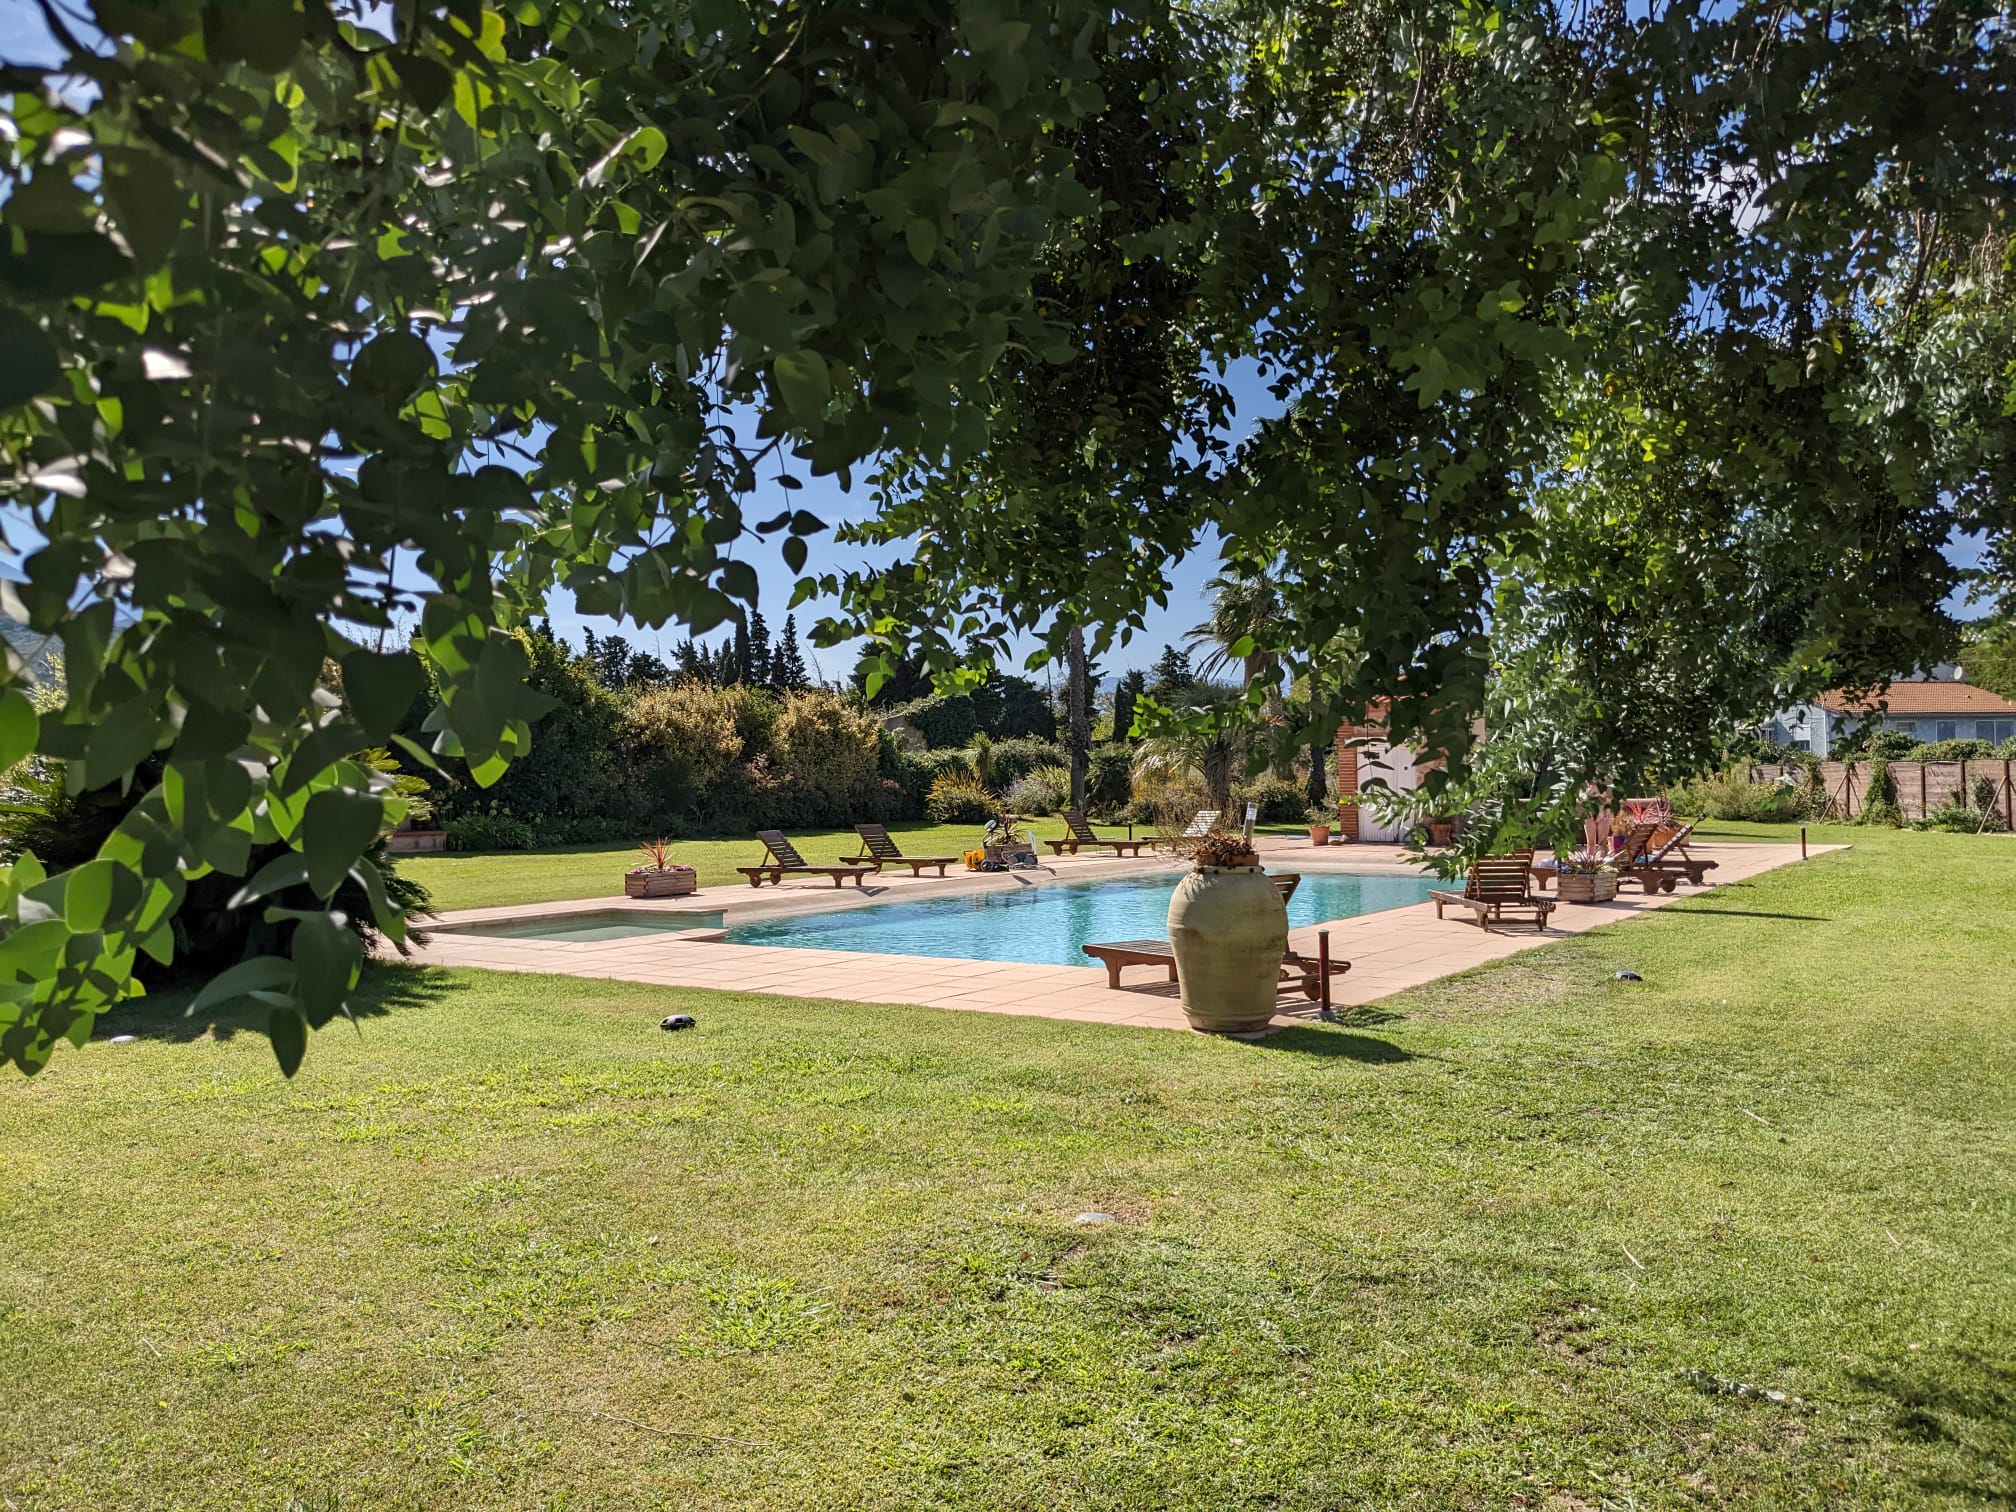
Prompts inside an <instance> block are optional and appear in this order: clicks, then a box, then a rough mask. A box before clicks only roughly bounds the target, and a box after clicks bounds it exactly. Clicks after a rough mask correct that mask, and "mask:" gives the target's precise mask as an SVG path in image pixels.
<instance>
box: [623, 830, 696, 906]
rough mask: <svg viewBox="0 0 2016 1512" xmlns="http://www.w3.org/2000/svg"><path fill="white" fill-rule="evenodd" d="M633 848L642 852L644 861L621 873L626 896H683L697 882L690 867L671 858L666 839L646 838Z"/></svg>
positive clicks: (668, 842)
mask: <svg viewBox="0 0 2016 1512" xmlns="http://www.w3.org/2000/svg"><path fill="white" fill-rule="evenodd" d="M637 849H639V850H641V851H642V852H644V862H643V864H642V865H641V866H633V867H631V868H630V870H628V871H627V872H625V873H624V874H623V892H624V895H625V896H626V897H631V898H683V897H684V896H686V894H687V893H690V892H692V891H693V890H694V889H695V888H696V887H697V886H698V885H699V878H698V876H697V875H696V874H695V873H694V870H693V868H692V867H690V866H681V865H679V864H678V863H677V862H676V861H674V860H673V859H672V842H671V841H670V840H646V841H643V842H642V843H641V844H639V845H638V847H637Z"/></svg>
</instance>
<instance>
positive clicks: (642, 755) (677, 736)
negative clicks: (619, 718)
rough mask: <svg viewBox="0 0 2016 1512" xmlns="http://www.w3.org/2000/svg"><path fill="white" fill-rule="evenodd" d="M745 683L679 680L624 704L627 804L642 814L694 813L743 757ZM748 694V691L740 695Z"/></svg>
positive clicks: (688, 815) (675, 815)
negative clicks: (741, 725) (730, 685)
mask: <svg viewBox="0 0 2016 1512" xmlns="http://www.w3.org/2000/svg"><path fill="white" fill-rule="evenodd" d="M741 692H742V690H740V689H734V688H713V687H709V686H707V685H706V684H704V683H698V682H680V683H674V684H672V685H671V686H670V687H665V688H651V689H649V690H647V691H645V692H643V693H640V694H638V695H637V696H636V697H634V698H632V699H631V700H630V701H629V702H628V703H627V704H626V705H624V708H623V734H622V755H623V762H624V768H625V771H624V780H625V785H626V788H627V796H628V802H627V805H626V806H627V807H628V809H629V810H630V812H632V813H634V814H636V815H637V817H638V818H639V819H640V820H643V821H655V820H660V819H665V818H691V817H694V816H696V815H698V814H699V813H700V812H701V810H702V808H703V806H706V799H707V798H708V796H709V795H710V794H711V793H712V792H713V790H714V789H716V788H718V787H719V786H720V785H721V781H722V779H723V778H724V777H726V776H727V775H728V773H729V771H730V770H731V769H732V768H733V767H734V765H735V764H736V762H738V761H740V760H741V758H742V733H741V731H740V729H738V727H737V715H738V714H739V713H740V712H741V710H740V708H739V704H740V702H741V699H740V698H738V697H737V695H738V694H740V693H741ZM743 696H746V695H743Z"/></svg>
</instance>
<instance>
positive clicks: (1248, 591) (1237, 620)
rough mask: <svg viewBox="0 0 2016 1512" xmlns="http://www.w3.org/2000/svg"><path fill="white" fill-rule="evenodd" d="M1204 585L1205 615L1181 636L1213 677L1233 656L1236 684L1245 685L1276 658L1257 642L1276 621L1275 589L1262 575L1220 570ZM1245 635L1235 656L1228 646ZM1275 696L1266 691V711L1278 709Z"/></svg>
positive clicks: (1278, 609)
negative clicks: (1207, 605)
mask: <svg viewBox="0 0 2016 1512" xmlns="http://www.w3.org/2000/svg"><path fill="white" fill-rule="evenodd" d="M1205 587H1207V588H1208V589H1210V591H1211V617H1210V618H1209V619H1207V620H1205V621H1204V623H1203V624H1201V625H1196V626H1193V627H1192V628H1191V630H1190V632H1189V634H1187V635H1185V636H1184V637H1183V639H1184V640H1185V642H1187V643H1188V644H1189V645H1190V646H1192V647H1193V648H1195V649H1196V650H1199V651H1202V652H1203V653H1204V655H1203V659H1202V660H1201V661H1199V662H1198V664H1197V670H1198V671H1199V672H1202V673H1203V674H1205V675H1206V676H1207V677H1213V676H1216V675H1217V674H1219V673H1221V672H1227V671H1230V670H1231V668H1232V665H1233V663H1234V662H1235V661H1236V662H1237V663H1238V664H1239V686H1240V688H1241V689H1242V690H1244V689H1246V688H1250V687H1252V686H1253V683H1254V681H1255V679H1257V678H1259V677H1261V676H1262V675H1264V674H1265V673H1268V672H1271V671H1273V670H1274V668H1275V667H1276V666H1277V665H1278V664H1279V658H1277V657H1276V656H1275V654H1274V653H1273V652H1272V651H1268V650H1264V649H1263V648H1262V647H1261V646H1260V644H1259V642H1260V641H1262V640H1264V639H1265V638H1266V633H1267V632H1268V631H1269V630H1271V629H1273V628H1274V627H1275V626H1277V625H1278V624H1279V623H1280V620H1281V595H1280V594H1278V593H1276V592H1275V591H1274V585H1273V584H1272V583H1270V582H1268V581H1267V580H1266V579H1265V578H1254V577H1241V576H1237V575H1233V574H1227V573H1222V572H1221V573H1220V574H1218V576H1216V577H1214V578H1213V579H1211V581H1210V582H1209V583H1207V584H1205ZM1249 638H1250V639H1251V640H1252V642H1253V645H1252V646H1251V647H1250V649H1248V650H1247V651H1246V652H1245V654H1244V655H1242V656H1237V657H1235V656H1234V655H1233V654H1232V648H1233V647H1234V646H1236V645H1238V644H1239V643H1240V642H1241V641H1242V640H1247V639H1249ZM1280 701H1281V694H1280V690H1279V689H1276V690H1275V691H1274V692H1273V693H1272V694H1270V695H1269V697H1268V708H1267V712H1268V713H1269V714H1270V715H1272V714H1276V713H1278V712H1279V709H1280Z"/></svg>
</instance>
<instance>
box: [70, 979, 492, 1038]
mask: <svg viewBox="0 0 2016 1512" xmlns="http://www.w3.org/2000/svg"><path fill="white" fill-rule="evenodd" d="M458 990H461V989H459V988H458V987H456V986H454V985H453V984H451V983H450V981H449V979H448V977H447V975H446V974H445V973H443V972H440V971H434V970H429V969H427V968H425V967H416V966H394V965H389V964H378V965H373V966H371V967H369V968H367V969H366V971H365V973H364V979H363V981H362V983H360V984H359V987H358V991H357V995H356V997H355V998H353V999H352V1000H351V1004H350V1012H351V1014H352V1016H353V1017H355V1018H356V1019H358V1020H359V1021H362V1020H365V1019H375V1018H384V1017H385V1016H386V1015H387V1014H392V1013H397V1012H400V1011H402V1010H408V1009H414V1008H424V1007H428V1006H430V1005H432V1004H434V1003H438V1002H440V1001H441V1000H442V999H443V998H445V997H447V996H448V994H449V993H451V992H454V991H458ZM195 996H196V993H195V991H194V990H180V989H169V990H165V991H156V992H150V993H149V994H148V995H147V996H146V997H143V998H137V999H135V1000H134V1001H132V1002H130V1003H126V1004H123V1005H121V1006H120V1007H118V1008H115V1009H114V1010H113V1011H112V1012H110V1013H107V1014H105V1015H103V1016H102V1017H100V1018H99V1020H98V1022H97V1024H96V1026H94V1028H93V1029H92V1033H91V1037H92V1038H93V1039H100V1040H102V1039H110V1038H111V1037H112V1036H113V1035H115V1034H130V1035H133V1036H134V1037H135V1038H136V1039H149V1040H166V1041H168V1042H170V1043H172V1044H180V1045H186V1044H189V1043H191V1042H192V1041H195V1040H199V1039H202V1038H203V1037H204V1036H205V1035H209V1036H210V1037H211V1038H213V1039H220V1040H228V1039H232V1038H234V1037H236V1036H237V1035H238V1034H239V1033H240V1032H241V1031H242V1032H244V1033H248V1034H258V1035H264V1034H265V1033H266V1015H267V1012H268V1010H267V1008H266V1005H265V1004H264V1003H255V1002H253V1001H252V1000H251V999H250V998H242V997H240V998H232V999H230V1000H228V1001H226V1002H222V1003H218V1004H215V1005H214V1006H212V1007H209V1008H205V1009H204V1010H203V1011H202V1012H201V1013H197V1014H191V1013H190V1012H189V1011H188V1009H189V1004H190V1003H191V1001H193V1000H194V998H195ZM341 1022H342V1021H341V1020H340V1019H338V1020H337V1021H336V1022H335V1023H332V1024H330V1025H328V1026H327V1027H329V1028H332V1029H333V1028H336V1027H338V1025H340V1024H341Z"/></svg>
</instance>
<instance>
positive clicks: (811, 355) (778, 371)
mask: <svg viewBox="0 0 2016 1512" xmlns="http://www.w3.org/2000/svg"><path fill="white" fill-rule="evenodd" d="M770 371H771V373H772V375H773V376H774V377H775V378H776V380H777V387H778V390H779V391H780V392H781V393H782V394H783V396H784V403H785V404H786V405H787V406H789V407H790V410H791V413H792V414H794V415H796V416H797V417H798V418H799V419H800V420H805V421H810V420H818V419H820V418H822V417H823V416H824V415H825V413H826V406H827V405H828V404H830V403H832V401H833V380H832V377H831V376H830V375H829V374H828V373H827V371H826V360H825V359H824V358H823V357H821V356H820V355H819V354H818V353H817V352H810V351H805V350H803V349H800V350H798V351H795V352H784V353H780V354H779V355H778V356H777V358H776V359H775V360H774V361H773V362H772V363H771V364H770Z"/></svg>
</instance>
